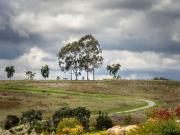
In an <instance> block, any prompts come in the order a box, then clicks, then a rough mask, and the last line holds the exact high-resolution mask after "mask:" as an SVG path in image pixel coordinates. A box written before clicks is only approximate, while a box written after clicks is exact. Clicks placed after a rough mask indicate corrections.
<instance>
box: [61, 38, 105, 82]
mask: <svg viewBox="0 0 180 135" xmlns="http://www.w3.org/2000/svg"><path fill="white" fill-rule="evenodd" d="M101 53H102V50H101V47H100V44H99V42H98V40H96V39H95V38H94V37H93V36H92V35H85V36H83V37H82V38H80V39H79V40H78V41H73V42H71V43H68V44H66V45H65V46H64V47H62V48H61V49H60V51H59V53H58V58H59V66H60V69H61V71H63V72H70V74H71V80H72V75H73V74H74V75H75V77H76V80H77V79H78V76H79V75H81V71H82V70H84V71H85V72H86V73H87V80H89V73H90V72H92V73H93V80H94V79H95V69H96V68H99V67H100V66H101V65H102V64H103V57H102V56H101Z"/></svg>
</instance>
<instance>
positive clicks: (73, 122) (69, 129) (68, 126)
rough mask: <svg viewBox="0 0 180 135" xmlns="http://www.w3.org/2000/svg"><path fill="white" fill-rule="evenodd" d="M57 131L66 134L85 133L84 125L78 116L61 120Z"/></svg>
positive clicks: (78, 134) (77, 134)
mask: <svg viewBox="0 0 180 135" xmlns="http://www.w3.org/2000/svg"><path fill="white" fill-rule="evenodd" d="M56 133H57V134H66V135H80V134H82V133H83V127H82V126H81V123H80V122H79V121H78V120H77V119H76V118H64V119H63V120H62V121H60V122H59V124H58V127H57V130H56Z"/></svg>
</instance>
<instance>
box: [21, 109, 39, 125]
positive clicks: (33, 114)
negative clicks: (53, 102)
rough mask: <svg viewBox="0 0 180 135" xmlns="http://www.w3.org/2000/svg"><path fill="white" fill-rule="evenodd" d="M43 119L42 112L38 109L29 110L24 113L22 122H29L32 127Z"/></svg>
mask: <svg viewBox="0 0 180 135" xmlns="http://www.w3.org/2000/svg"><path fill="white" fill-rule="evenodd" d="M39 120H42V112H41V111H36V110H29V111H26V112H23V113H22V116H21V123H29V124H30V126H31V128H33V127H34V125H35V123H36V122H37V121H39Z"/></svg>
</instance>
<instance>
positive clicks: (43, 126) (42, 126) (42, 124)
mask: <svg viewBox="0 0 180 135" xmlns="http://www.w3.org/2000/svg"><path fill="white" fill-rule="evenodd" d="M34 129H35V131H36V133H42V132H43V131H45V130H46V123H45V122H42V121H38V122H36V123H35V124H34Z"/></svg>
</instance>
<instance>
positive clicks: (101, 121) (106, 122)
mask: <svg viewBox="0 0 180 135" xmlns="http://www.w3.org/2000/svg"><path fill="white" fill-rule="evenodd" d="M112 126H113V123H112V120H111V118H110V117H109V116H108V115H107V114H104V113H101V112H99V116H98V117H97V119H96V125H95V127H96V129H97V130H105V129H108V128H111V127H112Z"/></svg>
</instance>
